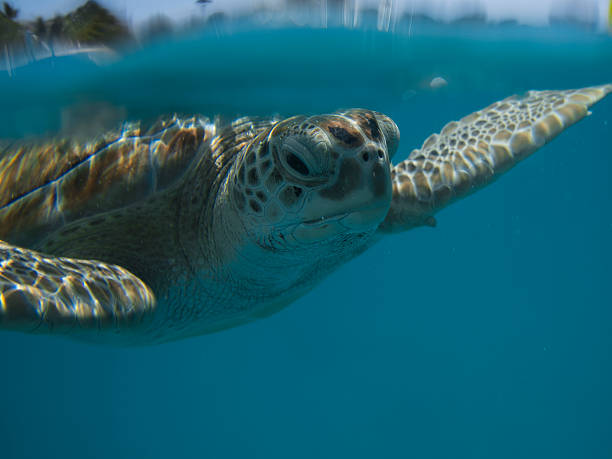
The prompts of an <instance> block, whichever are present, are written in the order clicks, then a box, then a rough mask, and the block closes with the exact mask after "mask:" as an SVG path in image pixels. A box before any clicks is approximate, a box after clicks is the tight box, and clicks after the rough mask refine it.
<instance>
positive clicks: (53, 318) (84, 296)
mask: <svg viewBox="0 0 612 459" xmlns="http://www.w3.org/2000/svg"><path fill="white" fill-rule="evenodd" d="M154 309H155V297H154V295H153V293H152V292H151V290H150V289H149V288H148V287H147V286H146V285H145V284H144V283H143V282H142V281H141V280H140V279H139V278H137V277H136V276H134V275H133V274H132V273H130V272H129V271H127V270H125V269H123V268H121V267H118V266H114V265H110V264H106V263H101V262H96V261H88V260H75V259H70V258H55V257H48V256H45V255H43V254H40V253H38V252H34V251H32V250H27V249H22V248H18V247H15V246H12V245H9V244H6V243H5V242H2V241H0V328H4V329H8V330H19V331H29V332H47V333H48V332H50V331H53V332H59V333H63V332H69V331H74V330H75V329H79V328H80V329H105V330H115V331H119V330H121V329H125V328H130V327H134V326H137V325H139V324H141V323H143V322H144V321H146V320H147V319H148V318H149V317H150V316H151V315H152V312H153V310H154Z"/></svg>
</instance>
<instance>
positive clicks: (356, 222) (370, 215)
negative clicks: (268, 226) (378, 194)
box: [299, 206, 387, 231]
mask: <svg viewBox="0 0 612 459" xmlns="http://www.w3.org/2000/svg"><path fill="white" fill-rule="evenodd" d="M386 213H387V209H385V208H384V207H382V206H376V207H371V208H368V209H360V210H355V211H346V212H338V213H335V214H331V215H326V216H321V217H320V218H315V219H312V220H304V221H303V222H301V223H300V224H299V226H302V227H304V228H313V229H315V228H322V227H325V226H329V225H332V226H335V225H339V227H341V228H344V229H346V230H352V231H364V230H369V229H372V228H373V227H377V226H378V224H379V223H380V222H381V221H382V220H383V218H384V217H385V215H386Z"/></svg>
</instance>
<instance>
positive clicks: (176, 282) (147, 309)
mask: <svg viewBox="0 0 612 459" xmlns="http://www.w3.org/2000/svg"><path fill="white" fill-rule="evenodd" d="M611 91H612V85H605V86H599V87H592V88H585V89H580V90H570V91H531V92H529V93H528V94H526V95H525V96H523V97H511V98H508V99H505V100H502V101H500V102H497V103H495V104H493V105H491V106H489V107H487V108H485V109H483V110H481V111H478V112H476V113H473V114H471V115H469V116H467V117H466V118H463V119H462V120H460V121H458V122H451V123H449V124H448V125H446V126H445V127H444V128H443V129H442V131H441V133H440V134H434V135H432V136H431V137H429V138H428V139H427V140H426V141H425V143H424V144H423V146H422V147H421V148H420V149H418V150H414V151H413V152H412V153H411V154H410V155H409V157H408V159H406V160H405V161H402V162H401V163H399V164H397V165H396V166H395V167H392V166H391V163H390V160H391V157H392V156H393V155H394V154H395V152H396V151H397V147H398V143H399V130H398V129H397V127H396V125H395V124H394V123H393V121H392V120H391V119H390V118H388V117H387V116H385V115H383V114H381V113H377V112H373V111H369V110H362V109H353V110H347V111H341V112H336V113H333V114H329V115H320V116H311V117H306V116H296V117H292V118H288V119H285V120H276V119H270V120H253V119H248V118H243V119H239V120H236V121H235V122H233V123H231V124H230V125H229V126H225V127H222V126H219V125H218V123H211V122H209V121H208V120H206V119H202V118H197V117H196V118H191V119H179V118H176V117H174V118H171V119H167V120H163V121H160V122H159V123H157V124H156V125H154V126H152V127H151V128H149V129H148V130H146V132H145V131H144V130H143V131H141V130H140V128H139V126H138V125H137V124H126V125H125V126H123V128H122V129H121V130H118V131H114V132H109V133H107V134H105V135H103V136H102V137H100V138H98V139H96V140H94V141H92V142H89V143H86V144H79V143H77V142H75V141H71V140H56V141H53V142H47V143H40V144H32V143H30V144H23V145H20V146H18V145H12V146H9V147H6V148H5V149H4V152H3V153H2V154H0V174H1V177H2V179H1V181H0V222H1V224H0V239H2V240H4V241H5V242H2V241H0V328H2V329H7V330H19V331H24V332H39V333H65V334H69V335H70V336H76V337H79V338H82V339H85V340H90V341H97V342H113V343H120V344H129V343H134V344H137V343H143V344H146V343H158V342H164V341H169V340H174V339H179V338H183V337H187V336H193V335H199V334H203V333H210V332H213V331H217V330H221V329H224V328H228V327H233V326H236V325H239V324H242V323H246V322H249V321H252V320H254V319H257V318H259V317H264V316H267V315H269V314H271V313H273V312H275V311H278V310H279V309H281V308H283V307H285V306H287V305H288V304H289V303H291V302H292V301H293V300H295V299H296V298H298V297H299V296H301V295H303V294H304V293H305V292H307V291H308V290H310V289H311V288H312V287H313V286H315V285H316V284H317V283H318V282H319V281H320V280H321V279H323V278H324V277H325V276H326V275H327V274H329V273H330V272H331V271H333V270H334V269H335V268H336V267H338V266H339V265H341V264H343V263H345V262H346V261H348V260H350V259H351V258H353V257H355V256H356V255H358V254H359V253H361V252H363V251H364V250H365V249H367V248H368V247H370V246H371V245H372V244H373V243H375V242H376V241H377V240H378V239H379V238H380V237H381V236H383V235H385V234H387V233H390V232H397V231H405V230H408V229H411V228H414V227H416V226H421V225H430V226H432V225H434V224H435V220H434V217H433V215H434V214H435V213H436V212H438V211H439V210H440V209H442V208H444V207H445V206H447V205H448V204H450V203H452V202H453V201H455V200H458V199H460V198H462V197H464V196H467V195H468V194H470V193H471V192H473V191H475V190H476V189H478V188H480V187H482V186H485V185H487V184H489V183H491V182H492V181H493V180H495V179H496V178H497V177H498V176H499V175H500V174H502V173H503V172H505V171H507V170H508V169H509V168H511V167H512V166H514V165H515V164H517V163H518V162H519V161H520V160H522V159H524V158H526V157H527V156H529V155H530V154H531V153H533V152H534V151H535V150H537V149H538V148H539V147H541V146H543V145H544V144H545V143H547V142H548V141H550V140H551V139H552V138H554V137H555V136H556V135H557V134H559V133H560V132H561V131H563V129H565V128H566V127H568V126H570V125H572V124H573V123H575V122H576V121H578V120H580V119H581V118H583V117H584V116H585V115H587V114H588V107H590V106H591V105H592V104H594V103H595V102H597V101H598V100H600V99H601V98H603V97H604V96H605V95H606V94H608V93H609V92H611Z"/></svg>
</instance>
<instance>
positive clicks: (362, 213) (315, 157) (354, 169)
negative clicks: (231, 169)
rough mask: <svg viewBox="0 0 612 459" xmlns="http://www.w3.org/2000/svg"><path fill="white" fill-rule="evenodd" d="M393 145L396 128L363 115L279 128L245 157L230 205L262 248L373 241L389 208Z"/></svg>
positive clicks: (292, 121)
mask: <svg viewBox="0 0 612 459" xmlns="http://www.w3.org/2000/svg"><path fill="white" fill-rule="evenodd" d="M398 142H399V130H398V128H397V126H396V125H395V123H394V122H393V121H392V120H391V119H390V118H388V117H387V116H385V115H382V114H380V113H377V112H373V111H369V110H361V109H353V110H348V111H343V112H337V113H334V114H328V115H318V116H311V117H306V116H296V117H293V118H289V119H286V120H283V121H280V122H278V123H276V124H275V125H274V126H273V127H272V128H271V129H269V130H267V131H266V132H264V133H262V134H260V135H259V136H258V137H257V138H256V139H255V140H254V141H253V142H252V143H251V144H250V145H249V146H248V147H247V149H246V150H245V151H244V154H243V155H242V156H241V158H240V160H239V162H238V163H237V164H236V169H235V171H236V173H235V174H234V176H233V180H234V184H233V185H234V186H233V187H232V193H231V200H232V201H233V202H234V204H235V206H236V207H237V208H238V210H239V212H240V213H241V214H242V215H244V220H243V221H244V222H245V226H246V228H247V231H248V232H249V233H251V234H254V235H255V236H256V238H257V239H258V244H259V245H260V246H264V247H266V246H270V247H272V248H278V247H294V246H296V245H302V244H317V243H322V242H325V241H332V240H335V239H336V238H338V237H346V236H347V234H359V233H361V234H367V233H370V234H371V233H372V232H373V231H375V230H376V228H377V227H378V225H379V224H380V222H381V221H382V220H383V219H384V217H385V216H386V214H387V212H388V209H389V205H390V202H391V178H390V157H391V156H392V155H393V153H395V151H396V150H397V144H398Z"/></svg>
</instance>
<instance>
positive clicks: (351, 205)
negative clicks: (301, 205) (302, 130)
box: [294, 145, 392, 242]
mask: <svg viewBox="0 0 612 459" xmlns="http://www.w3.org/2000/svg"><path fill="white" fill-rule="evenodd" d="M337 170H338V174H337V176H336V179H335V181H333V182H332V183H330V185H329V186H328V187H326V188H323V189H321V190H318V191H317V193H316V194H315V195H314V196H313V197H312V200H311V201H310V202H309V203H308V205H307V209H304V217H305V219H304V220H305V221H304V223H302V224H301V225H299V226H298V228H297V229H296V232H295V233H294V236H296V238H298V239H299V240H303V241H306V240H308V241H309V242H312V241H313V240H316V239H323V238H324V237H327V236H329V235H330V234H332V233H340V232H345V233H346V232H347V231H348V232H367V231H370V230H372V229H375V228H377V227H378V225H379V224H380V222H381V221H382V220H383V219H384V218H385V216H386V214H387V212H388V210H389V206H390V204H391V194H392V187H391V173H390V166H389V160H388V157H387V154H386V153H385V152H384V151H383V150H382V149H380V148H378V147H377V146H375V145H369V146H366V147H364V148H363V149H360V150H359V151H358V152H356V153H355V154H352V155H350V156H345V157H341V158H339V160H338V169H337Z"/></svg>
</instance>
